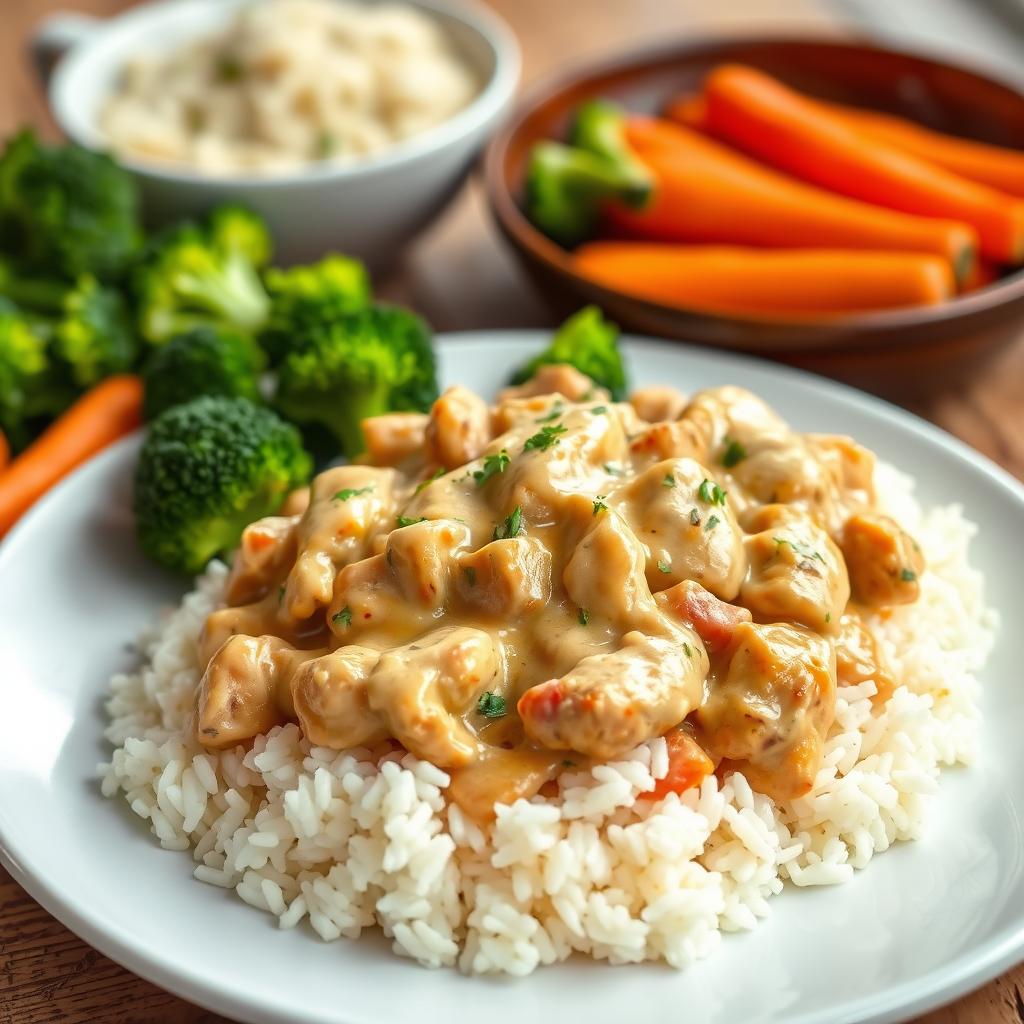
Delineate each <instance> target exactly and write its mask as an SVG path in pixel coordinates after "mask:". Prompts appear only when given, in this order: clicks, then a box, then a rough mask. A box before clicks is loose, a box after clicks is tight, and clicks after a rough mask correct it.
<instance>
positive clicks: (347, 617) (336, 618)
mask: <svg viewBox="0 0 1024 1024" xmlns="http://www.w3.org/2000/svg"><path fill="white" fill-rule="evenodd" d="M331 622H333V623H334V624H335V625H336V626H344V627H345V628H346V629H348V627H349V626H351V625H352V609H351V608H349V606H348V605H345V607H344V608H342V609H341V611H340V612H335V614H334V615H332V616H331Z"/></svg>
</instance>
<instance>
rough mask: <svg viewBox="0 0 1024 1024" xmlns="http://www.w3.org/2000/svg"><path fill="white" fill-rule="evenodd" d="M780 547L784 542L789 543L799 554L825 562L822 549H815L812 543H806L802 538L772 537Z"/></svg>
mask: <svg viewBox="0 0 1024 1024" xmlns="http://www.w3.org/2000/svg"><path fill="white" fill-rule="evenodd" d="M772 540H773V541H775V543H776V545H777V546H778V547H780V548H781V547H782V545H783V544H788V545H789V546H790V547H791V548H792V549H793V550H794V551H795V552H796V553H797V554H798V555H801V556H803V557H804V558H813V559H815V560H817V561H819V562H821V563H822V564H824V562H825V558H824V556H823V555H822V553H821V552H820V551H815V549H814V548H812V547H811V546H810V544H805V543H804V542H803V541H802V540H789V539H788V538H786V537H772Z"/></svg>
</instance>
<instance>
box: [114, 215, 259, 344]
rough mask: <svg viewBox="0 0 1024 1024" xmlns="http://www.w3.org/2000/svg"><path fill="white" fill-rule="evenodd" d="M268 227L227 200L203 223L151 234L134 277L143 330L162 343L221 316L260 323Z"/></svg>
mask: <svg viewBox="0 0 1024 1024" xmlns="http://www.w3.org/2000/svg"><path fill="white" fill-rule="evenodd" d="M265 232H266V229H265V228H264V227H263V225H262V223H261V222H260V221H259V220H258V219H257V218H256V217H255V215H254V214H247V213H245V212H244V211H242V210H239V209H238V208H237V207H223V208H220V209H218V210H215V211H214V212H213V213H212V214H211V215H210V217H209V218H207V220H206V221H205V222H204V223H202V224H194V223H191V222H185V223H183V224H178V225H175V226H174V227H171V228H168V229H166V230H164V231H163V232H161V233H159V234H158V235H156V236H155V237H154V238H152V239H151V240H150V243H149V245H148V246H147V247H146V249H145V251H144V253H143V256H142V259H141V261H140V263H139V265H138V267H136V270H135V274H134V279H133V290H134V293H135V300H136V307H137V311H138V317H139V330H140V332H141V334H142V336H143V337H144V338H145V339H146V340H147V341H150V342H152V343H154V344H161V343H162V342H164V341H166V340H167V339H168V338H171V337H173V336H174V335H175V334H181V333H183V332H184V331H187V330H191V329H192V328H193V327H199V326H202V325H203V324H216V323H220V324H227V325H230V326H234V327H238V328H241V329H242V330H245V331H257V330H259V329H260V328H261V327H262V326H263V323H264V321H265V320H266V318H267V313H268V312H269V309H270V299H269V298H268V296H267V293H266V290H265V289H264V287H263V283H262V282H261V281H260V277H259V268H260V267H261V266H262V265H263V263H264V262H265V261H266V259H267V258H268V256H269V252H270V243H269V239H267V238H265V237H263V236H265Z"/></svg>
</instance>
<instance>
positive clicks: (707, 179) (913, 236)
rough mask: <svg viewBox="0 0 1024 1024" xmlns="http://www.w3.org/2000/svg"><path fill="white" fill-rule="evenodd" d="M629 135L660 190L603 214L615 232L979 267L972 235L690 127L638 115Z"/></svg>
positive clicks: (962, 269) (961, 271)
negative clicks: (839, 189) (770, 164)
mask: <svg viewBox="0 0 1024 1024" xmlns="http://www.w3.org/2000/svg"><path fill="white" fill-rule="evenodd" d="M626 139H627V141H628V142H629V144H630V146H631V147H632V148H633V149H634V150H635V151H636V153H637V154H638V155H639V157H640V158H641V159H642V160H643V161H644V163H645V164H647V166H648V167H649V168H650V169H651V171H652V173H653V174H654V177H655V182H656V187H655V190H654V195H653V199H652V201H651V202H650V203H649V204H648V206H647V207H645V208H644V209H641V210H635V209H629V208H627V207H626V206H624V205H622V204H620V203H616V204H613V205H610V206H609V207H608V208H607V210H606V211H605V218H604V219H605V224H604V227H605V228H606V230H607V231H608V232H610V233H611V234H613V235H619V236H622V235H624V236H626V237H629V238H640V239H649V240H652V241H665V242H708V243H725V244H735V245H764V246H770V247H779V248H790V247H792V248H828V249H869V250H885V249H892V250H895V251H898V252H922V253H932V254H935V255H939V256H942V257H944V258H945V259H947V260H949V261H950V262H951V263H952V264H953V266H954V267H955V268H956V271H957V275H958V276H960V277H962V276H965V275H966V274H967V273H968V272H969V271H970V268H971V266H972V265H973V263H974V258H975V248H976V244H977V237H976V235H975V233H974V230H973V229H972V228H970V227H968V226H967V225H965V224H959V223H956V222H954V221H943V220H937V219H933V218H930V217H915V216H912V215H911V214H908V213H897V212H896V211H894V210H883V209H881V208H880V207H877V206H872V205H870V204H869V203H860V202H857V201H856V200H854V199H847V198H846V197H844V196H837V195H834V194H832V193H829V192H826V191H824V190H823V189H819V188H815V187H814V186H813V185H806V184H804V183H803V182H800V181H796V180H794V179H793V178H790V177H788V176H787V175H784V174H780V173H778V172H777V171H773V170H772V169H771V168H767V167H763V166H761V165H760V164H758V163H756V162H755V161H753V160H751V159H750V158H749V157H746V156H744V155H743V154H742V153H737V152H735V151H734V150H731V149H729V148H728V147H727V146H723V145H722V144H721V143H719V142H716V141H715V140H714V139H709V138H706V137H705V136H703V135H699V134H698V133H696V132H693V131H691V130H690V129H688V128H683V127H681V126H679V125H676V124H672V123H670V122H668V121H664V120H660V119H656V118H647V117H636V118H630V119H629V121H628V122H627V124H626Z"/></svg>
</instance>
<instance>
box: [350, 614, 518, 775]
mask: <svg viewBox="0 0 1024 1024" xmlns="http://www.w3.org/2000/svg"><path fill="white" fill-rule="evenodd" d="M500 644H501V641H500V640H499V639H498V638H497V637H496V636H492V635H491V634H489V633H485V632H484V631H483V630H481V629H471V628H469V627H467V626H454V627H445V628H443V629H438V630H435V631H434V632H432V633H428V634H426V635H425V636H423V637H420V638H419V639H418V640H416V641H414V642H413V643H410V644H405V645H404V646H402V647H395V648H393V649H391V650H388V651H385V652H384V653H383V654H381V656H380V660H379V661H378V662H377V664H376V666H375V667H374V669H373V672H371V673H370V678H369V680H368V682H367V690H368V694H369V704H370V707H371V708H372V709H373V710H374V711H376V712H377V713H378V714H379V715H380V716H381V718H382V719H383V720H384V722H385V724H386V725H387V729H388V732H389V733H390V734H391V735H392V736H394V737H395V739H397V740H398V741H399V743H401V744H402V745H403V746H404V747H405V748H406V749H407V750H410V751H412V753H414V754H415V755H416V756H417V757H420V758H423V759H425V760H428V761H432V762H433V763H434V764H436V765H440V766H441V767H442V768H454V767H459V766H461V765H465V764H468V763H469V762H470V761H471V760H473V758H474V757H475V756H476V754H477V753H478V751H479V748H480V744H479V741H478V740H477V739H476V737H475V736H474V735H473V733H472V732H470V730H469V729H468V728H467V727H466V725H465V724H464V722H463V720H462V716H463V715H464V714H466V712H467V711H469V710H470V709H471V708H472V707H473V706H474V704H475V703H476V701H477V699H478V697H479V695H480V694H481V693H482V692H484V691H486V690H490V691H492V692H501V691H502V690H503V689H504V688H505V679H504V663H503V659H502V653H501V648H500Z"/></svg>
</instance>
